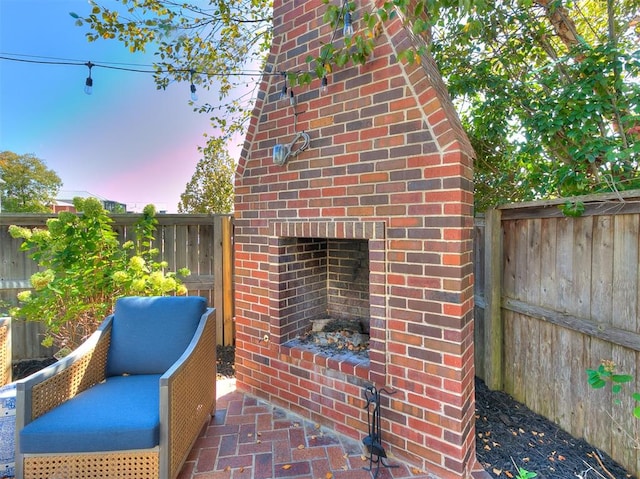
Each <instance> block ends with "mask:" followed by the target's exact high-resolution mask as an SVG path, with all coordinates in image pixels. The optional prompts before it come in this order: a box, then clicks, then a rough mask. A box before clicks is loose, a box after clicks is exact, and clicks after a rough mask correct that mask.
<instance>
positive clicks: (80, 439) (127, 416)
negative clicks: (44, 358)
mask: <svg viewBox="0 0 640 479" xmlns="http://www.w3.org/2000/svg"><path fill="white" fill-rule="evenodd" d="M194 316H197V318H196V319H195V321H194V319H193V318H194ZM183 336H184V337H186V342H185V338H184V337H183ZM181 338H182V339H181ZM215 354H216V344H215V314H214V309H212V308H209V309H207V308H206V301H205V300H204V298H198V297H193V296H191V297H155V298H121V299H120V300H118V302H117V303H116V308H115V312H114V314H113V315H111V316H109V317H107V318H106V319H105V321H104V322H103V323H102V325H101V326H100V328H99V329H98V331H96V332H95V333H94V334H93V335H92V336H91V337H90V338H89V339H88V340H87V341H86V342H85V343H84V344H83V345H82V346H80V347H79V348H78V349H77V350H75V351H74V352H73V353H71V354H70V355H69V356H67V357H66V358H64V359H62V360H61V361H59V362H58V363H56V364H53V365H52V366H50V367H48V368H46V369H44V370H42V371H40V372H38V373H35V374H34V375H32V376H30V377H28V378H26V379H24V380H22V381H18V383H17V400H16V477H17V479H22V478H27V479H32V478H33V479H35V478H42V479H44V478H48V479H56V478H64V479H71V478H83V479H89V478H98V477H100V478H110V477H127V478H154V479H155V478H160V479H169V478H175V477H176V476H177V475H178V473H179V472H180V469H181V468H182V465H183V464H184V461H185V460H186V458H187V456H188V454H189V452H190V450H191V448H192V447H193V444H194V442H195V440H196V439H197V437H198V435H199V433H200V431H201V430H202V427H203V426H204V425H205V424H206V423H207V422H208V421H209V419H210V416H211V414H213V412H214V410H215V397H216V394H215V382H216V357H215ZM148 392H151V394H149V393H148ZM105 398H109V399H105ZM136 408H137V409H136ZM147 416H149V417H148V418H146V417H147ZM143 418H146V419H144V420H147V421H151V422H153V421H156V422H155V423H153V424H147V423H141V421H143ZM149 418H150V419H149ZM154 418H155V419H154ZM85 429H86V430H85Z"/></svg>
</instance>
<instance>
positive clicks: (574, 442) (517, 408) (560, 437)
mask: <svg viewBox="0 0 640 479" xmlns="http://www.w3.org/2000/svg"><path fill="white" fill-rule="evenodd" d="M54 361H55V360H54V359H53V358H49V359H44V360H33V361H22V362H20V363H18V364H16V365H14V370H13V374H14V376H13V377H14V379H19V378H22V377H25V376H27V375H29V374H32V373H34V372H36V371H38V370H39V369H40V368H42V367H44V366H46V365H48V364H51V363H52V362H54ZM217 367H218V378H219V379H221V378H230V377H233V376H235V348H234V347H233V346H218V348H217ZM476 434H477V438H476V439H477V440H476V456H477V457H478V460H479V461H480V463H481V464H482V465H483V467H484V468H485V469H486V470H487V472H488V473H489V474H490V475H491V476H492V477H494V478H497V479H505V478H507V479H518V474H517V470H516V465H517V467H520V468H523V469H526V470H527V471H531V472H535V473H536V474H537V476H536V479H573V478H576V479H631V478H635V476H633V475H632V474H629V473H628V472H627V471H625V470H624V469H623V468H622V467H621V466H620V465H619V464H617V463H616V462H615V461H613V460H612V459H611V458H610V457H609V456H608V455H606V454H605V453H603V452H601V451H599V450H597V449H596V448H594V447H593V446H590V445H589V444H588V443H587V442H585V441H583V440H580V439H576V438H574V437H573V436H571V435H569V434H568V433H566V432H565V431H563V430H561V429H560V428H559V427H558V426H556V425H555V424H554V423H552V422H550V421H548V420H547V419H545V418H543V417H542V416H540V415H538V414H535V413H534V412H532V411H531V410H530V409H528V408H527V407H526V406H524V405H522V404H520V403H518V402H516V401H515V400H514V399H513V398H511V396H509V395H507V394H505V393H503V392H500V391H490V390H489V389H488V388H487V387H486V386H485V384H484V382H483V381H481V380H479V379H476Z"/></svg>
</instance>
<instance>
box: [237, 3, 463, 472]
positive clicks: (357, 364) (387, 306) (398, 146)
mask: <svg viewBox="0 0 640 479" xmlns="http://www.w3.org/2000/svg"><path fill="white" fill-rule="evenodd" d="M356 3H357V6H358V10H357V11H356V13H355V15H354V22H355V27H356V30H357V27H358V21H359V20H360V21H361V20H362V13H363V11H364V9H372V8H374V4H373V3H369V2H367V1H365V0H356ZM325 9H326V6H325V5H323V3H322V1H321V0H311V1H300V0H295V1H294V0H275V1H274V38H273V45H272V48H271V52H270V55H269V58H268V63H267V70H268V73H267V74H265V75H264V76H263V79H262V82H261V84H260V89H259V94H258V100H257V102H256V106H255V110H254V112H253V116H252V118H251V124H250V126H249V131H248V135H247V137H246V140H245V145H244V149H243V151H242V155H241V158H240V162H239V165H238V169H237V179H236V203H235V216H236V223H235V225H236V229H235V238H236V259H235V261H236V263H235V274H236V376H237V383H238V387H239V388H240V389H242V390H245V391H248V392H250V393H251V394H255V395H256V396H259V397H262V398H264V399H266V400H268V401H270V402H272V403H275V404H278V405H281V406H284V407H286V408H288V409H290V410H292V411H294V412H296V413H298V414H301V415H303V416H305V417H307V418H309V419H310V420H313V421H316V422H319V423H321V424H324V425H327V426H329V427H332V428H334V429H335V430H337V431H339V432H342V433H344V434H347V435H349V436H352V437H354V438H358V439H362V438H363V437H364V436H365V435H366V434H367V414H366V410H365V409H363V408H364V405H365V401H364V396H363V392H364V388H365V387H367V386H369V385H375V386H377V387H378V388H381V387H386V388H387V389H390V390H394V391H397V393H396V394H394V395H393V396H389V397H385V401H384V403H383V405H382V430H383V442H384V444H385V447H387V448H388V449H389V450H390V451H392V452H393V453H394V454H395V455H396V456H398V457H404V458H406V459H407V460H409V461H411V462H413V463H414V464H416V465H417V467H419V468H421V469H423V470H424V471H425V472H428V473H431V474H434V475H436V476H437V477H440V478H443V479H449V478H451V479H453V478H456V479H458V478H470V477H471V471H472V470H473V468H474V467H475V466H476V459H475V434H474V431H475V428H474V368H473V276H472V271H473V268H472V227H473V218H472V214H473V212H472V209H473V197H472V195H473V184H472V158H473V151H472V149H471V147H470V144H469V141H468V139H467V137H466V136H465V134H464V132H463V130H462V128H461V126H460V122H459V120H458V117H457V115H456V113H455V111H454V109H453V107H452V104H451V101H450V99H449V96H448V94H447V92H446V88H445V86H444V84H443V81H442V79H441V77H440V75H439V73H438V71H437V68H436V66H435V65H434V63H433V61H432V59H431V58H423V59H422V60H423V61H422V62H421V63H420V64H415V65H405V64H403V63H398V62H397V61H396V60H395V58H396V55H397V53H398V52H399V51H401V50H404V49H406V48H408V47H410V46H411V45H415V43H414V42H416V41H418V40H416V39H414V38H413V37H412V36H411V35H410V34H409V32H408V31H407V29H405V28H404V27H403V26H402V24H401V22H400V20H398V19H396V20H394V21H392V22H390V23H387V24H385V27H384V30H383V32H382V35H381V36H380V37H379V38H378V39H377V44H376V49H375V53H374V58H373V59H372V60H370V61H369V62H368V63H367V64H366V65H364V66H353V65H351V64H348V65H346V66H345V67H344V68H337V69H335V71H334V72H333V73H332V74H331V75H329V77H328V80H329V81H328V90H329V91H328V94H326V95H321V94H320V81H319V80H314V81H313V82H312V83H311V85H308V86H301V87H294V94H295V97H296V100H297V107H296V109H295V111H294V108H292V107H291V106H289V105H286V104H285V105H282V104H281V103H279V102H278V97H279V94H280V91H281V88H282V86H283V78H282V76H281V75H279V74H278V73H279V72H281V71H288V72H294V71H299V70H306V69H308V68H309V66H308V64H307V63H306V62H305V59H306V57H307V55H313V56H317V55H318V54H319V49H320V47H321V45H322V44H323V43H328V42H329V41H330V38H331V34H332V30H331V28H330V26H329V25H326V24H325V23H324V21H323V19H322V16H323V14H324V12H325ZM337 37H338V39H337V40H336V42H340V40H339V38H340V35H338V36H337ZM294 113H295V114H294ZM302 131H304V132H306V133H307V134H308V135H309V137H310V143H309V147H308V149H306V150H305V151H303V152H301V153H300V154H298V155H297V156H292V157H291V158H289V160H288V162H287V163H285V164H284V165H282V166H279V165H276V164H274V162H273V159H272V156H273V149H274V145H276V144H279V143H280V144H287V143H289V142H291V141H292V140H293V138H294V135H295V133H296V132H302ZM301 144H302V141H300V142H299V143H296V144H295V145H294V149H295V148H297V147H298V146H300V145H301ZM345 251H346V253H345ZM352 283H353V284H356V283H357V285H358V286H357V288H356V289H357V291H355V292H354V291H353V290H352V288H353V284H352ZM354 298H355V299H354ZM322 314H326V315H329V316H333V315H335V316H342V315H350V314H353V315H356V316H367V318H366V320H367V329H368V330H369V334H370V341H369V350H368V358H366V357H365V358H364V359H363V358H362V357H361V356H360V357H349V356H348V355H344V354H338V355H336V356H331V355H326V354H324V353H322V352H318V351H314V350H309V349H305V348H304V347H299V345H298V343H297V342H296V338H298V337H299V336H301V335H304V333H305V331H306V330H307V329H308V328H309V323H308V320H309V319H316V318H315V317H316V316H318V315H322Z"/></svg>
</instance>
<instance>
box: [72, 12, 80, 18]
mask: <svg viewBox="0 0 640 479" xmlns="http://www.w3.org/2000/svg"><path fill="white" fill-rule="evenodd" d="M69 15H71V16H72V17H73V18H80V15H78V14H77V13H76V12H69Z"/></svg>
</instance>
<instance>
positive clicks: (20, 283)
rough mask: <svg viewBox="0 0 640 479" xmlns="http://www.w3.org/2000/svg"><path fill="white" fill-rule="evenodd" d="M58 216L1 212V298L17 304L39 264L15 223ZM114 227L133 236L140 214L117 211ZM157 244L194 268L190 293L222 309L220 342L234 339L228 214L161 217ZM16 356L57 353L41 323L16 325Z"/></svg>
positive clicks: (172, 264) (177, 264)
mask: <svg viewBox="0 0 640 479" xmlns="http://www.w3.org/2000/svg"><path fill="white" fill-rule="evenodd" d="M54 217H55V215H36V214H22V215H15V214H7V213H2V214H0V301H3V302H4V303H6V304H8V305H15V304H16V303H17V300H16V295H17V294H18V292H20V291H22V290H25V289H29V288H30V287H31V284H30V282H29V278H30V277H31V275H32V274H33V273H35V272H36V271H37V270H38V266H37V264H36V263H35V262H34V261H33V260H31V259H30V258H29V257H28V256H27V254H25V253H23V252H22V251H20V249H19V248H20V244H21V242H22V240H19V239H13V238H12V237H11V236H10V235H9V232H8V230H9V226H10V225H19V226H24V227H27V228H33V227H44V226H45V225H46V222H47V220H48V219H49V218H54ZM111 217H112V218H113V220H114V223H113V229H114V230H115V231H116V232H117V233H118V235H119V236H120V238H121V241H126V240H129V239H132V238H133V235H134V225H135V223H136V222H137V221H138V219H139V218H140V215H138V214H126V215H124V214H123V215H112V216H111ZM156 218H157V220H158V225H157V230H156V233H155V241H154V246H155V247H156V248H158V249H159V251H160V255H159V259H162V260H164V261H167V263H168V265H169V266H168V268H169V270H171V271H176V270H177V269H179V268H184V267H186V268H189V270H190V271H191V276H189V277H187V278H185V279H184V281H183V282H184V284H185V286H186V287H187V288H188V290H189V294H190V295H199V296H204V297H205V298H207V300H208V302H209V304H212V305H214V306H215V307H216V309H217V314H216V317H217V329H218V330H217V337H218V344H226V345H228V344H232V343H233V335H234V332H233V245H232V242H233V224H232V218H231V217H230V216H228V215H213V216H212V215H174V214H167V215H158V216H157V217H156ZM12 332H13V334H12V338H13V343H12V348H13V359H14V360H21V359H30V358H40V357H47V356H51V354H52V353H53V352H54V351H52V350H51V349H48V348H44V347H43V346H42V345H41V344H40V341H41V339H42V338H41V327H40V325H39V323H32V322H23V321H15V322H14V324H13V328H12Z"/></svg>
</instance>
